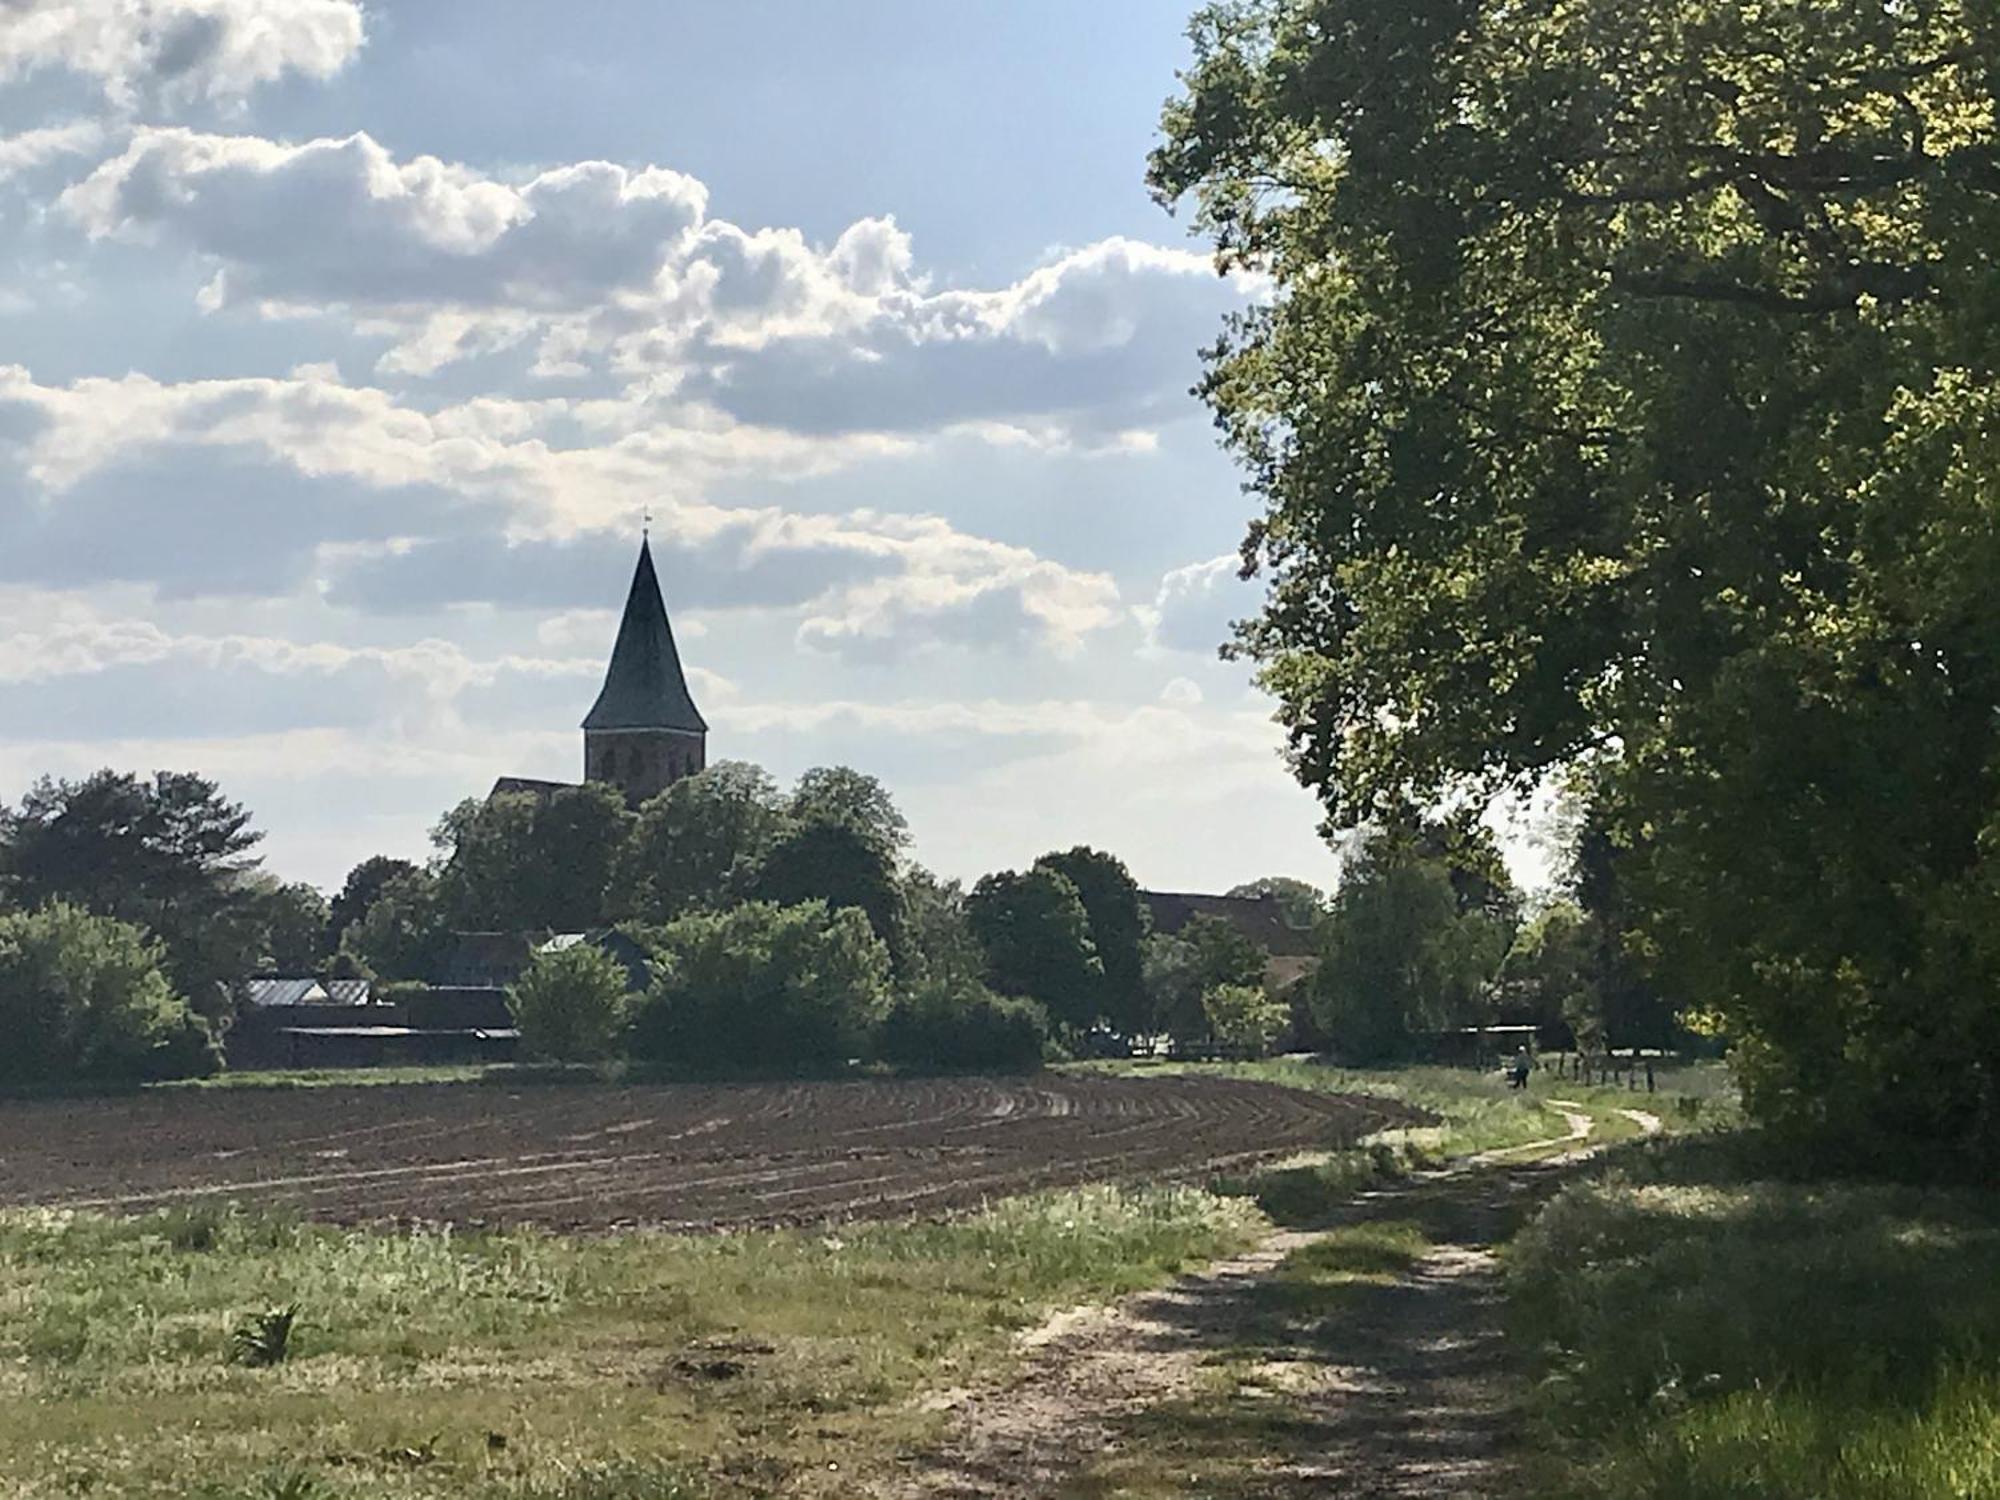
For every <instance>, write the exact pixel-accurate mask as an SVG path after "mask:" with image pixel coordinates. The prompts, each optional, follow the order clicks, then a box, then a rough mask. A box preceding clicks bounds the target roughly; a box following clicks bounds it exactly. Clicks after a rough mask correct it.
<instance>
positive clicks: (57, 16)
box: [0, 0, 365, 106]
mask: <svg viewBox="0 0 2000 1500" xmlns="http://www.w3.org/2000/svg"><path fill="white" fill-rule="evenodd" d="M364 34H365V28H364V25H363V16H362V8H361V4H360V0H9V3H6V4H0V80H4V79H8V78H15V77H20V76H22V75H25V74H28V73H32V72H35V71H37V70H39V69H44V68H62V69H65V70H67V71H69V72H71V73H75V74H79V75H81V76H83V77H86V78H89V79H92V80H93V81H95V82H96V83H97V84H98V85H99V86H100V87H101V88H102V89H103V91H104V93H105V96H106V97H107V98H108V99H109V100H110V101H111V102H112V103H113V104H117V105H121V106H126V105H131V104H133V103H136V102H139V101H141V100H144V99H147V98H152V97H158V98H160V99H162V100H164V101H166V102H169V103H186V102H191V101H195V100H229V99H238V98H241V97H242V96H244V95H246V94H248V93H249V92H250V91H251V90H252V89H255V88H256V87H257V86H258V85H260V84H266V83H271V82H274V81H275V80H277V79H279V78H281V77H283V76H284V75H285V74H287V73H297V74H300V75H303V76H305V77H308V78H321V79H323V78H330V77H332V76H333V75H334V74H335V73H337V72H339V71H340V69H341V68H343V67H344V66H346V64H347V63H348V62H349V61H350V60H351V59H352V58H353V57H354V55H355V54H356V53H357V52H359V51H360V50H361V44H362V40H363V37H364Z"/></svg>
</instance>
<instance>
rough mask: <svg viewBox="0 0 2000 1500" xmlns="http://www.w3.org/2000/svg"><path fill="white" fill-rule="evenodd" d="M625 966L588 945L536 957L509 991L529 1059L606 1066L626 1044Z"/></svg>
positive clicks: (573, 945) (573, 946)
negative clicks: (592, 1063)
mask: <svg viewBox="0 0 2000 1500" xmlns="http://www.w3.org/2000/svg"><path fill="white" fill-rule="evenodd" d="M626 988H627V986H626V975H625V969H624V967H623V965H621V964H620V963H619V962H618V961H617V960H616V959H614V958H612V957H611V956H610V955H609V954H607V953H605V952H604V951H603V950H602V949H600V948H597V947H594V946H592V945H591V944H589V943H572V944H571V945H570V946H569V947H567V948H560V949H557V950H555V951H553V952H543V953H537V954H536V955H535V957H534V959H533V960H532V961H531V962H530V963H529V965H528V969H527V972H526V973H524V974H523V975H522V976H521V978H520V980H519V981H518V982H517V983H516V984H515V985H514V987H513V988H512V989H510V990H509V991H508V992H507V1008H508V1010H510V1011H511V1012H512V1013H513V1016H514V1024H515V1025H517V1026H518V1027H520V1029H521V1046H522V1048H523V1050H525V1051H526V1052H527V1053H528V1055H529V1056H531V1057H540V1058H546V1059H548V1060H549V1061H551V1062H565V1063H583V1062H602V1061H603V1060H605V1059H606V1058H609V1057H611V1056H613V1055H614V1054H615V1053H616V1052H617V1051H618V1049H619V1047H620V1045H621V1044H622V1042H623V1040H624V1031H625V1025H626V1020H627V1012H628V1009H629V1007H628V1003H627V994H626Z"/></svg>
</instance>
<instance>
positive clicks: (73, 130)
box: [0, 11, 104, 181]
mask: <svg viewBox="0 0 2000 1500" xmlns="http://www.w3.org/2000/svg"><path fill="white" fill-rule="evenodd" d="M0 15H4V11H0ZM103 140H104V127H103V126H102V125H101V124H99V123H98V122H97V121H95V120H72V121H70V122H69V123H67V124H64V125H44V126H41V127H40V128H38V129H35V130H22V131H17V132H16V133H15V134H13V135H0V181H5V180H6V179H7V178H9V177H15V176H18V175H20V174H21V173H23V172H31V171H34V170H35V169H36V168H38V167H43V166H47V165H48V164H49V163H51V162H55V161H60V160H62V159H63V158H64V157H68V156H82V155H84V154H86V153H87V152H91V151H95V150H96V149H97V148H98V146H99V145H101V144H102V142H103Z"/></svg>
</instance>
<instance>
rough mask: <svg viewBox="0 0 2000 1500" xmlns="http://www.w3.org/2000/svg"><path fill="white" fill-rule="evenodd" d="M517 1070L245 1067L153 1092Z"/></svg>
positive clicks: (352, 1083)
mask: <svg viewBox="0 0 2000 1500" xmlns="http://www.w3.org/2000/svg"><path fill="white" fill-rule="evenodd" d="M516 1071H517V1070H516V1069H515V1068H513V1067H511V1066H510V1065H508V1064H505V1063H429V1064H424V1065H422V1066H410V1067H383V1068H246V1069H242V1070H232V1071H226V1072H222V1073H217V1074H215V1075H214V1076H213V1077H209V1078H179V1079H175V1080H173V1081H172V1082H170V1083H155V1084H150V1085H148V1087H149V1088H152V1089H323V1088H353V1087H356V1086H361V1085H369V1084H375V1085H383V1084H397V1083H482V1082H502V1081H506V1080H507V1079H508V1078H509V1076H510V1075H511V1074H513V1073H515V1072H516Z"/></svg>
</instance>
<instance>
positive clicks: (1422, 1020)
mask: <svg viewBox="0 0 2000 1500" xmlns="http://www.w3.org/2000/svg"><path fill="white" fill-rule="evenodd" d="M1507 939H1508V932H1507V928H1506V926H1505V925H1504V924H1503V922H1502V921H1501V919H1500V918H1498V917H1496V916H1494V915H1493V914H1492V913H1490V912H1489V911H1486V910H1483V909H1480V908H1479V907H1477V906H1471V907H1462V906H1461V891H1460V890H1459V889H1458V888H1456V887H1455V886H1454V884H1453V881H1452V871H1451V869H1450V868H1449V867H1448V866H1447V865H1446V864H1445V863H1444V862H1443V861H1442V860H1440V859H1433V858H1425V857H1423V856H1422V855H1420V854H1418V853H1415V852H1413V851H1412V850H1411V849H1410V847H1409V845H1408V844H1407V843H1406V842H1405V841H1404V840H1402V839H1400V838H1397V837H1395V836H1386V837H1380V838H1376V839H1373V840H1371V841H1369V842H1367V843H1365V844H1364V845H1363V846H1362V848H1361V849H1360V850H1359V851H1358V852H1357V853H1356V855H1355V856H1354V857H1353V858H1352V859H1350V860H1349V861H1348V863H1347V866H1346V868H1345V870H1344V872H1343V875H1342V879H1341V883H1340V889H1339V890H1338V891H1336V892H1335V893H1334V897H1333V904H1332V907H1331V909H1330V911H1329V912H1328V914H1327V919H1326V924H1325V930H1324V938H1323V942H1324V948H1325V952H1324V954H1323V955H1322V957H1321V960H1320V965H1319V968H1318V969H1317V970H1316V971H1315V972H1314V974H1313V977H1312V980H1311V983H1312V987H1313V991H1312V992H1313V1006H1314V1010H1315V1012H1316V1014H1317V1016H1318V1018H1319V1022H1320V1024H1321V1026H1323V1027H1324V1028H1325V1030H1326V1033H1327V1036H1328V1037H1329V1038H1330V1039H1331V1041H1332V1043H1333V1047H1334V1050H1335V1051H1336V1052H1338V1053H1339V1054H1340V1055H1341V1056H1342V1057H1343V1058H1344V1059H1346V1060H1348V1061H1350V1062H1379V1061H1387V1060H1393V1059H1397V1058H1406V1057H1409V1056H1410V1055H1411V1054H1412V1052H1413V1050H1414V1048H1415V1046H1416V1043H1417V1042H1418V1040H1419V1039H1420V1038H1421V1037H1422V1036H1423V1035H1424V1034H1425V1033H1432V1032H1438V1031H1443V1030H1447V1029H1449V1028H1452V1027H1457V1026H1465V1025H1470V1024H1472V1023H1473V1022H1475V1021H1477V1020H1479V1019H1480V1018H1481V1015H1482V1012H1483V1009H1484V1007H1485V1004H1486V988H1487V985H1488V984H1489V983H1490V982H1491V980H1492V979H1493V976H1494V974H1495V971H1496V970H1497V969H1498V968H1499V966H1500V962H1501V959H1502V958H1503V956H1504V955H1505V954H1506V952H1507Z"/></svg>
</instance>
